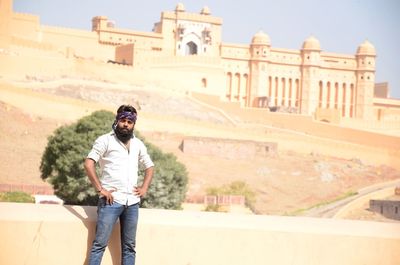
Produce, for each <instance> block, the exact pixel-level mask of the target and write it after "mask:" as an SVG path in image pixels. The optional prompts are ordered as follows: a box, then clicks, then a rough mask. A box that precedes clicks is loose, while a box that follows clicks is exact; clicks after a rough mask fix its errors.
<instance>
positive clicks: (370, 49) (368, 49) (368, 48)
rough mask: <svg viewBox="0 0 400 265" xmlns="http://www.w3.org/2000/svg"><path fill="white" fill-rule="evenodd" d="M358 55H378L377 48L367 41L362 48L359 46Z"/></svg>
mask: <svg viewBox="0 0 400 265" xmlns="http://www.w3.org/2000/svg"><path fill="white" fill-rule="evenodd" d="M357 54H369V55H376V52H375V47H374V45H372V44H371V43H370V42H369V41H367V40H366V41H364V42H363V43H362V44H361V45H360V46H358V49H357Z"/></svg>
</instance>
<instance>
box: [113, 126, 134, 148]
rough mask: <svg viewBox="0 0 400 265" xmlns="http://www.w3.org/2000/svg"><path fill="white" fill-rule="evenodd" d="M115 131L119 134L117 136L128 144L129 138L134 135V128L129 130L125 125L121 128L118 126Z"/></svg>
mask: <svg viewBox="0 0 400 265" xmlns="http://www.w3.org/2000/svg"><path fill="white" fill-rule="evenodd" d="M114 131H115V134H116V135H117V138H118V139H119V140H120V141H121V142H123V143H124V144H126V143H127V142H128V141H129V139H131V138H132V136H133V128H132V129H131V130H129V129H127V128H123V127H122V128H121V127H119V126H117V127H116V128H115V130H114Z"/></svg>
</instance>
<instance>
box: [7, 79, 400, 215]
mask: <svg viewBox="0 0 400 265" xmlns="http://www.w3.org/2000/svg"><path fill="white" fill-rule="evenodd" d="M26 87H29V89H28V88H17V87H14V86H11V85H9V84H2V85H0V117H1V123H0V148H1V150H4V152H1V159H0V161H1V162H0V168H1V169H2V170H1V171H2V174H1V175H0V183H31V184H43V182H42V181H41V179H40V172H39V169H38V167H39V165H40V159H41V155H42V152H43V150H44V148H45V146H46V143H47V137H48V136H49V135H50V134H51V133H52V132H53V131H54V129H55V128H57V127H58V126H60V125H62V124H66V123H70V122H73V121H75V120H76V119H78V118H79V117H82V116H84V115H87V114H89V113H91V112H92V111H93V110H96V109H109V110H114V108H116V106H118V105H119V104H121V103H124V102H129V103H131V104H137V105H138V106H140V109H141V110H140V114H139V115H140V116H139V117H140V118H139V121H138V124H137V129H138V130H139V131H141V132H142V134H144V135H145V136H146V138H147V139H148V140H149V141H151V142H153V143H154V144H156V145H158V146H159V147H161V148H162V149H163V150H164V151H166V152H172V153H174V154H175V155H176V156H177V157H178V160H179V161H181V162H182V163H184V164H185V165H186V167H187V169H188V171H189V177H190V186H189V192H188V194H187V196H188V197H196V196H201V195H204V194H205V190H206V189H207V188H208V187H217V186H220V185H224V184H229V183H231V182H233V181H237V180H241V181H245V182H246V183H248V184H249V186H250V187H251V188H252V189H253V190H254V191H255V192H256V194H257V202H256V205H255V206H256V209H257V211H258V212H259V213H270V214H285V213H291V212H293V211H296V210H298V209H301V208H307V207H309V206H311V205H315V204H317V203H319V202H321V201H325V200H332V199H334V198H336V197H338V196H340V195H342V194H344V193H346V192H348V191H356V190H357V189H359V188H361V187H365V186H368V185H371V184H374V183H380V182H384V181H388V180H392V179H396V178H400V173H399V171H396V170H395V169H393V168H390V167H388V166H385V165H375V166H372V165H368V164H367V163H365V162H363V161H362V160H360V159H358V158H357V157H353V158H349V157H346V158H343V157H341V154H340V152H338V153H337V155H334V156H326V155H322V154H320V153H318V152H310V151H309V150H310V149H307V148H304V150H302V152H299V151H298V148H297V147H301V146H302V143H303V142H305V143H307V139H303V141H302V140H301V138H299V137H300V136H296V137H292V136H290V137H289V136H288V135H284V134H277V133H276V132H273V131H269V133H270V134H271V135H277V137H276V138H275V139H283V140H284V139H285V137H287V139H289V138H290V139H291V141H292V143H293V146H296V151H294V150H295V148H293V150H291V149H290V145H289V144H287V143H288V141H281V142H279V141H278V140H277V141H278V154H276V155H275V156H270V157H268V158H265V157H264V158H261V157H260V158H256V159H254V160H251V161H249V160H243V159H226V158H220V157H208V156H200V155H188V154H184V153H183V152H182V151H181V150H180V149H179V145H180V144H181V142H182V140H183V138H184V137H185V136H186V135H193V136H208V137H220V138H224V137H228V138H235V139H246V138H252V139H255V140H257V139H260V140H262V139H265V138H263V137H262V136H261V135H260V134H259V133H258V132H257V131H255V130H254V129H251V128H237V127H234V126H233V125H232V124H231V123H230V122H229V120H227V119H226V118H224V117H223V116H222V115H221V114H220V113H218V112H215V111H211V110H210V109H206V108H205V107H203V106H200V105H198V104H196V103H195V102H193V101H191V100H189V99H187V98H186V97H184V96H182V95H166V94H162V93H158V92H157V91H144V90H142V89H140V88H137V89H132V88H127V89H120V90H118V89H115V88H113V87H107V84H101V86H100V85H98V84H91V86H90V88H88V87H86V88H85V87H82V86H78V87H77V86H76V85H74V84H72V85H71V84H70V85H68V84H67V85H66V84H62V85H60V84H56V85H53V86H52V87H50V86H47V87H46V86H44V85H42V86H40V85H37V84H34V85H32V84H27V85H26ZM262 132H263V134H265V130H262ZM278 136H279V137H278ZM304 137H306V136H304ZM270 139H274V138H273V137H272V138H270ZM285 143H286V146H284V144H285ZM289 143H290V141H289ZM324 143H325V142H324V141H322V140H321V142H320V143H318V145H319V146H321V147H323V145H324ZM331 145H332V143H330V144H328V145H327V147H326V148H327V149H328V148H331ZM280 146H281V147H283V146H284V148H280ZM321 150H323V149H321Z"/></svg>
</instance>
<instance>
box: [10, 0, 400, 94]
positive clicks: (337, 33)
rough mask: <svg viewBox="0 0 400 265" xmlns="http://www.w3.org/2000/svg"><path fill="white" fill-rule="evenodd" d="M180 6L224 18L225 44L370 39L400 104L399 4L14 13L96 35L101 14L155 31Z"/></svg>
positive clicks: (333, 48) (294, 45)
mask: <svg viewBox="0 0 400 265" xmlns="http://www.w3.org/2000/svg"><path fill="white" fill-rule="evenodd" d="M179 2H181V3H182V4H183V5H184V6H185V9H186V11H187V12H191V13H199V12H200V10H201V9H202V8H203V7H204V6H208V7H209V9H210V11H211V15H212V16H216V17H221V18H222V19H223V24H222V41H223V42H228V43H239V44H249V43H250V42H251V38H252V37H253V35H254V34H256V33H257V32H258V31H259V30H262V31H264V32H265V33H266V34H268V35H269V37H270V39H271V45H272V47H277V48H288V49H296V50H299V49H300V48H301V46H302V44H303V42H304V40H305V39H307V38H308V37H309V36H311V35H313V36H314V37H315V38H317V39H318V40H319V42H320V44H321V49H322V51H324V52H333V53H343V54H355V53H356V51H357V48H358V46H359V45H360V44H361V43H362V42H364V40H368V41H369V42H371V43H372V44H373V45H374V46H375V49H376V53H377V64H376V79H375V82H389V87H390V96H391V97H393V98H398V99H400V71H399V70H400V58H399V57H400V56H399V55H397V54H396V52H398V51H399V47H400V1H399V0H292V1H290V0H279V1H278V0H247V1H239V0H219V1H216V0H201V1H198V0H186V1H185V0H175V1H173V0H146V1H143V0H142V1H139V0H81V1H78V0H14V11H15V12H20V13H30V14H36V15H39V16H40V23H41V24H43V25H50V26H60V27H67V28H76V29H84V30H91V19H92V17H94V16H100V15H101V16H107V17H108V18H109V19H110V20H113V21H114V22H115V24H116V27H117V28H125V29H130V30H138V31H147V32H150V31H151V30H152V28H153V25H154V23H156V22H158V21H159V20H160V15H161V12H162V11H173V10H175V7H176V5H177V4H178V3H179Z"/></svg>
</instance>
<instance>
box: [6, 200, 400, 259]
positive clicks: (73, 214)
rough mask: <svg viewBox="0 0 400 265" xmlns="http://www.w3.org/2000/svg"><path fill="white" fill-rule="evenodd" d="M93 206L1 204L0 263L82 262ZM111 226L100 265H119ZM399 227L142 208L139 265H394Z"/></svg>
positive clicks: (86, 251)
mask: <svg viewBox="0 0 400 265" xmlns="http://www.w3.org/2000/svg"><path fill="white" fill-rule="evenodd" d="M95 222H96V207H80V206H68V205H64V206H62V205H48V204H47V205H45V204H25V203H0V235H1V241H0V248H1V254H0V264H7V265H20V264H25V265H54V264H57V265H71V264H84V265H85V264H87V261H88V254H89V249H90V246H91V243H92V241H93V237H94V232H95ZM118 235H119V227H118V225H117V226H116V227H115V229H114V231H113V234H112V236H111V239H110V243H109V246H108V247H107V249H106V251H105V255H104V259H103V263H102V264H110V265H111V264H114V265H117V264H120V243H119V241H120V240H119V236H118ZM399 249H400V224H397V223H381V222H366V221H351V220H334V219H323V218H306V217H288V216H284V217H283V216H266V215H248V214H227V213H211V212H190V211H172V210H156V209H140V218H139V227H138V233H137V264H141V265H157V264H162V265H188V264H190V265H225V264H229V265H239V264H240V265H243V264H251V265H265V264H279V265H337V264H340V265H354V264H363V265H376V264H379V265H394V264H398V261H399V260H400V252H399V251H398V250H399Z"/></svg>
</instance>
